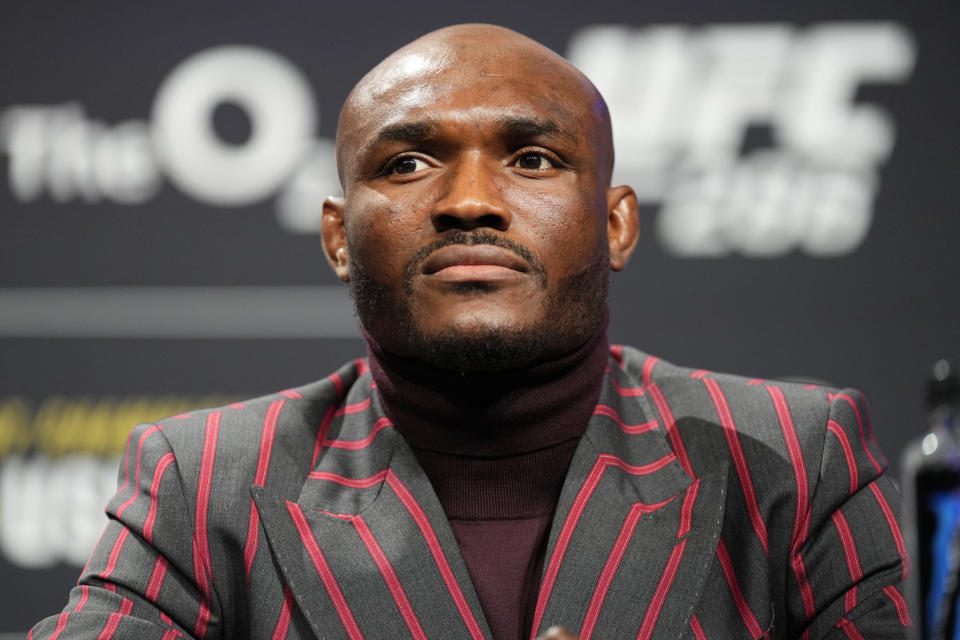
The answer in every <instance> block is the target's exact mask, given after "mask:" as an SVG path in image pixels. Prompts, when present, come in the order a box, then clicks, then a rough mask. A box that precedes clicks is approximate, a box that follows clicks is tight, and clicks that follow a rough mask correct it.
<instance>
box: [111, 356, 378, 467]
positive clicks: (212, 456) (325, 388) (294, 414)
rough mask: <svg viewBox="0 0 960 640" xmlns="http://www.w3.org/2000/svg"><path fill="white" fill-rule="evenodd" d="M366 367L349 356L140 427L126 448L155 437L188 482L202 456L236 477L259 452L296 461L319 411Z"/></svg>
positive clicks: (335, 401)
mask: <svg viewBox="0 0 960 640" xmlns="http://www.w3.org/2000/svg"><path fill="white" fill-rule="evenodd" d="M366 371H367V366H366V361H365V360H354V361H352V362H348V363H346V364H345V365H343V366H342V367H341V368H340V369H338V370H337V371H336V372H334V373H332V374H330V375H329V376H327V377H325V378H322V379H320V380H317V381H315V382H311V383H309V384H305V385H302V386H299V387H295V388H291V389H285V390H282V391H278V392H276V393H271V394H267V395H263V396H260V397H256V398H251V399H249V400H244V401H241V402H235V403H231V404H228V405H224V406H220V407H208V408H203V409H197V410H195V411H191V412H189V413H183V414H178V415H175V416H170V417H168V418H165V419H163V420H160V421H158V422H156V423H153V424H149V425H140V426H139V427H137V429H135V430H134V431H133V433H132V434H131V436H130V441H131V442H130V446H132V447H139V442H138V440H139V439H140V438H144V437H146V438H148V439H150V440H153V441H155V442H156V441H161V442H162V444H160V445H159V446H161V447H163V448H167V449H168V450H170V451H172V452H173V454H174V457H175V459H176V461H177V466H178V468H179V470H180V472H181V474H182V475H183V476H184V479H185V480H186V481H188V482H189V481H190V480H191V479H192V477H196V476H197V475H198V474H199V473H200V469H201V467H202V466H203V465H204V460H205V458H206V459H209V460H216V463H217V465H218V469H219V468H224V470H225V469H226V467H227V465H229V467H230V469H231V471H230V472H231V473H239V474H241V475H242V474H244V472H245V470H247V469H250V468H255V467H256V466H257V465H258V464H262V462H261V459H262V458H263V457H264V451H265V450H268V452H269V454H268V455H269V456H270V457H273V458H277V459H281V456H282V457H284V458H286V459H290V460H299V459H300V458H303V457H305V456H309V455H310V453H311V451H312V445H313V441H314V439H315V438H316V434H317V431H318V429H319V427H320V425H321V423H322V422H323V418H324V416H325V414H326V413H327V412H329V411H332V410H333V409H335V408H336V407H337V406H338V405H339V404H340V403H341V402H342V401H343V399H344V398H345V397H346V396H347V394H348V393H349V391H350V389H351V387H352V386H353V385H354V384H355V382H356V381H357V379H358V378H359V377H360V376H362V375H363V374H364V373H366ZM307 468H309V467H307Z"/></svg>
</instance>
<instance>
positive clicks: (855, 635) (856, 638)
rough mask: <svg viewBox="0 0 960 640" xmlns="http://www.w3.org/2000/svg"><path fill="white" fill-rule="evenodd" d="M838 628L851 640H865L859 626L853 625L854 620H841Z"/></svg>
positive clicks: (838, 622)
mask: <svg viewBox="0 0 960 640" xmlns="http://www.w3.org/2000/svg"><path fill="white" fill-rule="evenodd" d="M837 627H839V628H840V629H841V630H842V631H843V633H844V635H846V636H847V637H848V638H850V640H864V637H863V634H861V633H860V630H859V629H857V625H855V624H853V621H852V620H848V619H847V618H840V620H839V621H837Z"/></svg>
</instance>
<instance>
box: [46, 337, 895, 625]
mask: <svg viewBox="0 0 960 640" xmlns="http://www.w3.org/2000/svg"><path fill="white" fill-rule="evenodd" d="M611 356H612V357H611V360H610V367H609V369H608V372H607V374H606V379H605V382H604V387H603V391H602V393H601V397H600V401H599V403H598V405H597V407H596V411H595V414H594V416H593V418H592V419H591V422H590V424H589V426H588V428H587V431H586V434H585V435H584V437H583V438H582V440H581V442H580V444H579V447H578V449H577V452H576V454H575V456H574V459H573V462H572V463H571V467H570V470H569V472H568V475H567V478H566V482H565V484H564V487H563V490H562V493H561V496H560V500H559V504H558V507H557V512H556V515H555V518H554V521H553V526H552V529H551V532H550V537H549V547H548V549H547V554H546V560H545V563H544V571H543V577H542V582H541V587H540V592H539V597H538V601H537V605H536V613H535V624H534V630H535V631H536V633H542V632H543V630H545V629H546V628H547V627H549V626H551V625H562V626H564V627H567V628H568V629H570V630H572V631H574V632H575V633H577V634H579V636H580V638H583V639H586V638H591V637H592V638H604V639H620V638H670V639H673V638H697V639H703V638H710V639H711V640H712V639H723V638H766V637H770V638H787V637H789V638H793V637H804V638H843V637H846V638H894V637H898V638H899V637H901V636H902V635H903V633H904V632H903V626H904V625H907V624H909V616H908V613H907V610H906V606H905V605H904V600H903V597H902V596H901V593H900V591H899V588H898V586H897V583H898V582H900V580H901V579H902V578H903V574H904V572H905V567H906V565H907V562H906V556H905V553H904V547H903V542H902V539H901V537H900V533H899V529H898V526H897V521H896V515H895V514H896V511H897V504H898V500H899V498H898V496H897V493H896V490H895V488H894V486H893V485H892V484H891V482H890V481H889V480H888V479H887V476H886V475H885V474H884V472H883V470H884V460H883V457H882V454H881V453H880V451H879V449H878V448H877V446H876V444H875V443H874V441H873V438H872V434H871V431H870V425H869V419H868V416H867V412H866V406H865V405H864V403H863V400H862V398H861V397H860V396H859V394H857V393H856V392H852V391H847V392H840V391H837V392H834V391H827V390H824V389H820V388H814V387H812V386H800V385H793V384H785V383H775V382H769V381H764V380H747V379H745V378H739V377H734V376H728V375H720V374H713V373H709V372H706V371H702V370H700V371H693V370H689V369H682V368H679V367H676V366H674V365H671V364H668V363H666V362H664V361H662V360H658V359H657V358H655V357H653V356H648V355H645V354H642V353H640V352H638V351H635V350H633V349H630V348H621V347H614V348H613V349H612V350H611ZM366 369H367V368H366V363H365V362H364V361H362V360H359V361H356V362H354V363H351V364H349V365H347V366H345V367H343V368H342V369H341V370H339V371H338V372H337V373H335V374H333V375H331V376H330V377H328V378H326V379H324V380H321V381H319V382H316V383H313V384H310V385H307V386H304V387H302V388H299V389H296V390H288V391H284V392H282V393H279V394H276V395H273V396H267V397H264V398H260V399H256V400H252V401H249V402H245V403H238V404H234V405H230V406H227V407H222V408H219V409H213V410H208V411H198V412H196V413H191V414H188V415H179V416H174V417H173V418H170V419H167V420H164V421H162V422H160V423H158V424H154V425H141V426H139V427H137V429H135V430H134V431H133V433H132V434H131V436H130V440H129V442H128V445H127V452H126V457H125V464H124V466H123V468H122V469H121V472H120V478H119V482H120V487H119V490H118V492H117V494H116V495H115V497H114V498H113V499H112V500H111V502H110V503H109V506H108V508H107V511H108V514H109V515H110V518H111V519H110V523H109V526H108V527H107V529H106V530H105V532H104V534H103V537H102V538H101V540H100V542H99V543H98V545H97V547H96V550H95V551H94V553H93V555H92V557H91V559H90V561H89V563H88V565H87V567H86V568H85V569H84V572H83V574H82V577H81V578H80V581H79V584H78V586H77V587H75V588H74V589H73V590H72V591H71V595H70V599H69V602H68V603H67V606H66V608H65V609H64V611H63V613H61V614H59V615H56V616H51V617H50V618H47V619H46V620H44V621H42V622H40V623H39V624H38V625H37V626H36V627H35V629H34V630H33V632H32V634H33V637H34V638H41V637H42V638H52V637H64V638H66V637H71V638H72V637H90V638H94V637H97V638H103V639H106V638H110V637H122V638H137V639H140V638H162V639H164V640H168V639H172V638H176V637H196V638H247V637H249V638H309V637H318V638H363V637H365V638H407V637H411V636H412V637H414V638H443V639H453V638H474V639H477V638H490V637H491V635H490V631H489V628H488V626H487V623H486V621H485V619H484V615H483V612H482V610H481V608H480V605H479V601H478V599H477V596H476V593H475V592H474V589H473V586H472V584H471V582H470V578H469V576H468V573H467V570H466V566H465V564H464V562H463V560H462V558H461V557H460V554H459V551H458V548H457V543H456V541H455V539H454V537H453V534H452V533H451V529H450V526H449V523H448V522H447V520H446V518H445V517H444V514H443V511H442V509H441V507H440V503H439V501H438V500H437V498H436V496H435V494H434V492H433V490H432V488H431V486H430V483H429V481H428V480H427V477H426V476H425V475H424V473H423V471H422V470H421V469H420V467H419V466H418V464H417V462H416V460H415V458H414V455H413V453H412V452H411V450H410V449H409V448H408V446H407V445H406V443H405V442H404V441H403V439H402V438H401V437H400V435H399V434H398V432H397V431H396V430H395V429H393V428H392V427H393V425H392V423H391V422H390V420H389V418H387V417H386V416H385V415H384V414H383V410H382V408H381V406H380V404H379V401H378V398H377V395H376V392H375V390H374V388H373V385H372V380H371V377H370V374H369V372H368V371H367V370H366Z"/></svg>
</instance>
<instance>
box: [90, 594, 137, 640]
mask: <svg viewBox="0 0 960 640" xmlns="http://www.w3.org/2000/svg"><path fill="white" fill-rule="evenodd" d="M131 611H133V600H130V599H128V598H123V601H122V603H121V604H120V611H116V612H114V613H111V614H110V615H109V616H107V624H106V625H105V626H104V627H103V631H101V632H100V635H98V636H97V640H110V638H112V637H113V634H115V633H116V632H117V627H118V626H120V621H121V620H123V619H124V618H125V617H126V616H128V615H130V612H131Z"/></svg>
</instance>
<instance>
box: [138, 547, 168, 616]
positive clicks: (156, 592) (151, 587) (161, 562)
mask: <svg viewBox="0 0 960 640" xmlns="http://www.w3.org/2000/svg"><path fill="white" fill-rule="evenodd" d="M169 564H170V562H169V561H168V560H167V559H166V558H165V557H163V556H160V557H159V558H157V561H156V562H155V563H154V565H153V571H152V572H151V573H150V580H149V581H148V582H147V590H146V592H145V593H144V596H146V598H147V600H149V601H150V602H153V603H154V604H156V602H157V598H159V597H160V587H162V586H163V579H164V578H165V577H166V575H167V566H168V565H169Z"/></svg>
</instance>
